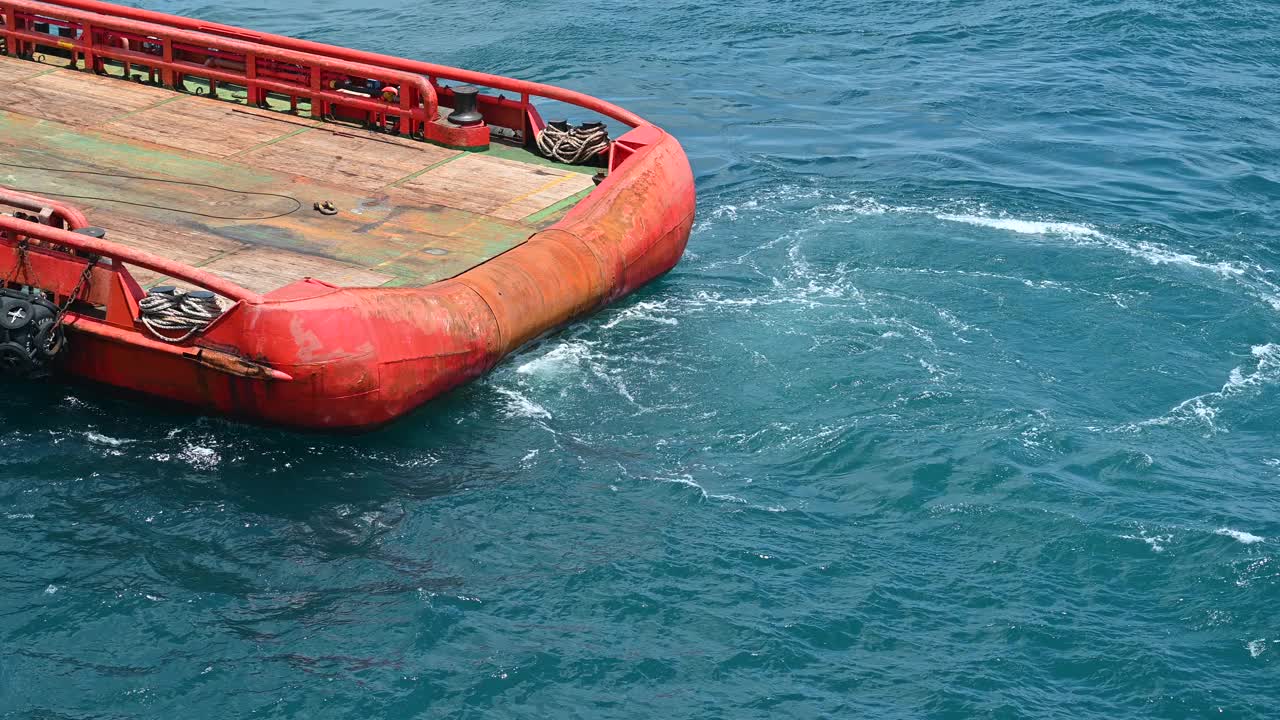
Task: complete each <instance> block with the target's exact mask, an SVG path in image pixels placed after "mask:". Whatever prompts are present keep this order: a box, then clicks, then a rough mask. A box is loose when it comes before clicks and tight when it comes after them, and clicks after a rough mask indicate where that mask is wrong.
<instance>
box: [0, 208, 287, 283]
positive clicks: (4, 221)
mask: <svg viewBox="0 0 1280 720" xmlns="http://www.w3.org/2000/svg"><path fill="white" fill-rule="evenodd" d="M0 230H5V231H7V232H8V233H9V234H10V235H11V236H15V237H16V236H19V235H25V236H26V237H29V238H34V239H36V240H41V241H43V242H46V243H51V244H53V245H61V246H64V247H70V248H75V249H76V250H82V251H84V252H87V253H92V254H94V255H101V256H103V257H108V258H111V259H112V260H119V261H121V262H125V263H129V264H131V265H137V266H138V267H140V268H145V269H147V270H151V271H153V272H158V273H160V274H162V275H165V276H167V277H171V278H175V279H177V280H183V281H186V282H189V283H191V284H192V285H198V286H200V287H202V288H204V289H206V290H212V291H213V292H215V293H218V294H219V295H221V296H223V297H225V298H227V299H229V300H236V301H239V302H244V303H250V304H256V303H260V302H262V298H261V296H259V295H258V294H257V293H255V292H252V291H250V290H246V289H244V288H242V287H240V286H239V285H236V284H235V283H233V282H230V281H229V280H224V279H222V278H220V277H218V276H217V275H214V274H213V273H209V272H205V271H204V270H199V269H197V268H193V267H191V266H190V265H184V264H182V263H180V262H174V261H173V260H169V259H167V258H163V257H160V256H159V255H152V254H151V253H149V252H147V251H145V250H138V249H136V248H131V247H128V246H126V245H121V244H119V243H114V242H111V241H109V240H105V239H99V238H95V237H90V236H88V235H82V234H80V233H74V232H71V231H69V230H62V229H61V228H55V227H51V226H49V225H41V224H40V223H35V222H30V221H28V220H19V219H17V218H15V217H11V216H9V215H0Z"/></svg>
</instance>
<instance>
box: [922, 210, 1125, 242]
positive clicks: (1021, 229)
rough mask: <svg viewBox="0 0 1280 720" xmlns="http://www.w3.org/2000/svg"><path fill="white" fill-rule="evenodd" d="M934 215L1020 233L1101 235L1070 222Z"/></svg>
mask: <svg viewBox="0 0 1280 720" xmlns="http://www.w3.org/2000/svg"><path fill="white" fill-rule="evenodd" d="M934 217H936V218H938V219H939V220H946V221H948V222H958V223H965V224H966V225H978V226H981V227H989V228H995V229H997V230H1009V231H1011V232H1016V233H1020V234H1022V235H1067V236H1074V237H1095V238H1096V237H1102V233H1100V232H1098V231H1097V230H1095V229H1093V228H1091V227H1089V226H1088V225H1080V224H1078V223H1071V222H1053V221H1046V220H1023V219H1020V218H1012V217H987V216H983V215H952V214H949V213H938V214H936V215H934Z"/></svg>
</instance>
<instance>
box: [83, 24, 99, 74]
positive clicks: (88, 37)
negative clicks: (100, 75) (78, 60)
mask: <svg viewBox="0 0 1280 720" xmlns="http://www.w3.org/2000/svg"><path fill="white" fill-rule="evenodd" d="M80 32H81V33H83V34H82V35H81V36H80V45H81V47H82V48H83V50H84V69H85V70H86V71H88V72H97V71H98V53H97V52H95V50H96V48H97V45H95V44H94V40H93V36H94V31H93V26H92V25H90V24H89V23H87V22H86V23H85V24H83V25H81V26H80Z"/></svg>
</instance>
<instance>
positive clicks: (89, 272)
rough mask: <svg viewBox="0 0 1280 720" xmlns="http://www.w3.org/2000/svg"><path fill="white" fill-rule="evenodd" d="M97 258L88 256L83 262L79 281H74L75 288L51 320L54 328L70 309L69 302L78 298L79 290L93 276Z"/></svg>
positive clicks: (60, 322) (83, 287)
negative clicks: (86, 260)
mask: <svg viewBox="0 0 1280 720" xmlns="http://www.w3.org/2000/svg"><path fill="white" fill-rule="evenodd" d="M98 260H99V258H98V256H97V255H90V256H89V262H87V263H85V266H84V271H83V272H81V273H80V282H78V283H76V289H75V290H72V291H71V294H70V295H68V296H67V299H66V301H65V302H63V303H62V307H60V308H58V316H57V317H56V318H54V321H53V327H54V328H55V329H56V328H58V327H60V326H61V325H62V318H63V317H64V316H65V315H66V314H67V311H68V310H70V309H71V303H73V302H75V301H76V300H77V299H79V297H80V292H81V291H82V290H84V289H85V287H87V286H88V285H89V281H90V280H91V279H92V278H93V268H94V267H95V266H96V265H97V264H98Z"/></svg>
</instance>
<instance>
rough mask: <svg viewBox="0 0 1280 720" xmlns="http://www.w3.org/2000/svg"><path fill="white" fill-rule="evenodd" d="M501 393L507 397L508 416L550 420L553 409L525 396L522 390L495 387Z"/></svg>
mask: <svg viewBox="0 0 1280 720" xmlns="http://www.w3.org/2000/svg"><path fill="white" fill-rule="evenodd" d="M494 389H495V390H497V391H498V394H499V395H502V396H503V397H504V398H506V399H507V417H527V418H536V419H538V420H550V419H551V411H549V410H547V409H546V408H544V407H542V406H541V405H539V404H538V403H536V402H534V401H533V400H530V399H529V398H527V397H525V396H524V395H523V394H522V393H521V392H520V391H518V390H512V389H511V388H505V387H495V388H494Z"/></svg>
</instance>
